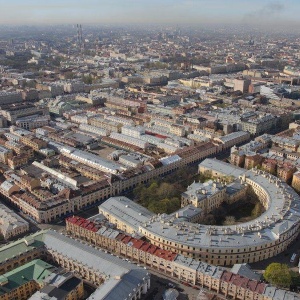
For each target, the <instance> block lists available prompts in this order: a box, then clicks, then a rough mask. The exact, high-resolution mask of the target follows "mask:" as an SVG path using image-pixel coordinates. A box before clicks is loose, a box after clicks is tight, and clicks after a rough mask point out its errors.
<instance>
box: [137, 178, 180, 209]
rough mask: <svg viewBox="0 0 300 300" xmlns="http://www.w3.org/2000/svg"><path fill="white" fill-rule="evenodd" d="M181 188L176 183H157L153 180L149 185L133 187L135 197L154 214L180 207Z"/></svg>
mask: <svg viewBox="0 0 300 300" xmlns="http://www.w3.org/2000/svg"><path fill="white" fill-rule="evenodd" d="M181 192H182V188H181V187H179V186H178V185H177V184H176V183H175V184H171V183H167V182H162V183H159V182H157V181H155V180H153V181H152V182H151V183H150V184H149V186H145V185H139V186H137V187H136V188H135V189H134V196H135V198H136V199H137V200H138V201H139V202H140V203H141V205H143V206H144V207H146V208H148V209H149V210H150V211H152V212H154V213H156V214H159V213H160V214H162V213H167V214H170V213H173V212H174V211H176V210H178V209H179V208H180V194H181Z"/></svg>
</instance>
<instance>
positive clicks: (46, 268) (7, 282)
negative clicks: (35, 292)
mask: <svg viewBox="0 0 300 300" xmlns="http://www.w3.org/2000/svg"><path fill="white" fill-rule="evenodd" d="M54 270H55V267H54V266H52V265H50V264H48V263H46V262H44V261H43V260H41V259H35V260H33V261H31V262H29V263H27V264H25V265H23V266H21V267H18V268H16V269H14V270H12V271H9V272H7V273H5V274H3V275H1V276H0V295H3V294H5V293H8V292H10V291H11V290H14V289H16V288H18V287H19V286H21V285H23V284H25V283H27V282H29V281H32V280H34V281H36V282H38V283H42V282H43V280H44V279H45V278H47V277H48V276H49V275H50V274H52V273H53V271H54Z"/></svg>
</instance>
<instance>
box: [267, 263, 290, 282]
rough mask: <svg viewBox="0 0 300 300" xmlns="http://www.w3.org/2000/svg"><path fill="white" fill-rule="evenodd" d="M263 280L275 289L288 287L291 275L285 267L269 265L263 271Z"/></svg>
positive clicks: (282, 265)
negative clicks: (275, 287)
mask: <svg viewBox="0 0 300 300" xmlns="http://www.w3.org/2000/svg"><path fill="white" fill-rule="evenodd" d="M264 278H265V279H266V280H267V281H268V282H270V283H271V284H273V285H275V286H277V287H290V285H291V283H292V275H291V272H290V270H289V268H288V266H287V265H285V264H280V263H271V264H270V265H268V267H267V268H266V270H265V273H264Z"/></svg>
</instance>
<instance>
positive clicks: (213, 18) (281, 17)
mask: <svg viewBox="0 0 300 300" xmlns="http://www.w3.org/2000/svg"><path fill="white" fill-rule="evenodd" d="M299 14H300V0H38V1H37V0H0V24H39V23H46V24H48V23H53V24H62V23H68V24H69V23H82V24H85V23H155V22H159V23H173V24H180V23H224V22H226V23H254V24H257V23H260V24H262V23H273V22H287V21H288V22H299V23H300V21H299V19H300V18H299Z"/></svg>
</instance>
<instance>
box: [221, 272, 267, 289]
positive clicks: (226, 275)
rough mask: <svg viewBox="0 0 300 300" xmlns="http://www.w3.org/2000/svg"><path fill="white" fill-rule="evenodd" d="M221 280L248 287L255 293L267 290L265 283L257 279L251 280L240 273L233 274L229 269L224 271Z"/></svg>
mask: <svg viewBox="0 0 300 300" xmlns="http://www.w3.org/2000/svg"><path fill="white" fill-rule="evenodd" d="M221 280H223V281H225V282H228V283H231V284H233V285H236V286H240V287H242V288H244V289H248V290H250V291H252V292H254V293H258V294H262V293H263V292H264V290H265V284H264V283H261V282H259V281H256V280H251V279H249V278H246V277H243V276H240V275H238V274H233V273H231V272H228V271H224V272H223V274H222V276H221Z"/></svg>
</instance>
